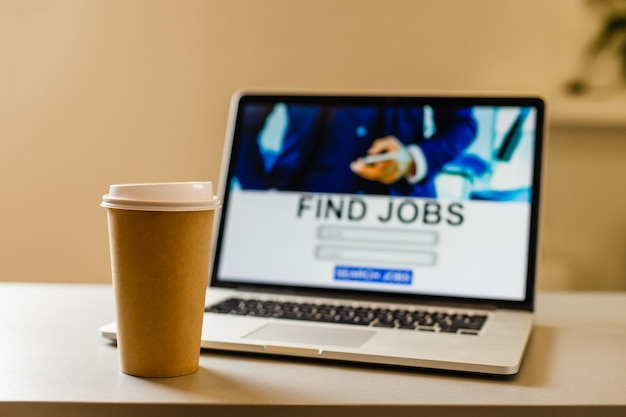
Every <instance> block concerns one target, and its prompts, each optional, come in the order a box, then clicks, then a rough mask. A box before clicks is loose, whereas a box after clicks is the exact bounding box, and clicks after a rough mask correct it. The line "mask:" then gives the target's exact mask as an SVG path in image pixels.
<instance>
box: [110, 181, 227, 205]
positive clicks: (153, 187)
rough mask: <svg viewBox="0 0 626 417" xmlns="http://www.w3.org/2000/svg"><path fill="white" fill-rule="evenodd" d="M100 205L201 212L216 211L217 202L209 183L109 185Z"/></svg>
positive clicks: (211, 185)
mask: <svg viewBox="0 0 626 417" xmlns="http://www.w3.org/2000/svg"><path fill="white" fill-rule="evenodd" d="M100 205H101V206H102V207H107V208H114V209H122V210H142V211H201V210H215V209H216V208H219V207H220V200H219V198H217V197H216V196H214V195H213V184H212V183H211V182H210V181H206V182H199V181H196V182H161V183H147V184H117V185H111V186H110V187H109V194H106V195H104V196H102V204H100Z"/></svg>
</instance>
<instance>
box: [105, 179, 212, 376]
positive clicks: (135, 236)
mask: <svg viewBox="0 0 626 417" xmlns="http://www.w3.org/2000/svg"><path fill="white" fill-rule="evenodd" d="M101 205H102V206H103V207H106V208H107V217H108V224H109V242H110V250H111V268H112V273H113V276H112V278H113V288H114V293H115V309H116V320H117V331H118V333H117V343H118V351H119V362H120V370H121V371H122V372H124V373H126V374H130V375H135V376H143V377H173V376H180V375H186V374H190V373H193V372H196V371H197V370H198V366H199V361H200V338H201V332H202V319H203V315H204V302H205V294H206V287H207V284H208V275H209V257H210V245H211V233H212V228H213V217H214V210H215V209H216V208H219V206H220V204H219V199H217V198H216V197H215V196H214V195H213V189H212V184H211V183H210V182H184V183H154V184H120V185H111V186H110V189H109V194H107V195H104V196H103V198H102V204H101Z"/></svg>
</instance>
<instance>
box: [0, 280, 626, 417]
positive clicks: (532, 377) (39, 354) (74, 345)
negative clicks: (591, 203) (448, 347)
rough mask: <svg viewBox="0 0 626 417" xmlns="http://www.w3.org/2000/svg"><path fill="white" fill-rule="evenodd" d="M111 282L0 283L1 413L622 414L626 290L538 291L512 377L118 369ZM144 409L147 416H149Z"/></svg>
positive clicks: (204, 358) (308, 367)
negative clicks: (103, 331)
mask: <svg viewBox="0 0 626 417" xmlns="http://www.w3.org/2000/svg"><path fill="white" fill-rule="evenodd" d="M113 319H114V307H113V291H112V288H111V287H110V286H107V285H73V284H12V283H0V417H9V416H18V415H25V416H26V415H28V416H56V415H58V416H73V415H77V416H91V415H94V416H100V415H102V416H104V415H116V416H125V415H137V414H138V413H141V414H140V415H150V416H158V415H176V416H183V417H184V416H187V415H189V416H192V415H203V416H207V415H219V416H228V415H247V414H252V415H255V416H259V415H272V416H283V415H285V416H293V415H297V416H308V415H325V416H331V415H344V416H345V415H359V416H360V417H367V416H374V415H376V416H382V417H392V416H400V415H417V414H418V412H419V413H420V415H434V416H437V415H442V416H443V415H445V416H456V415H459V416H460V415H462V416H467V415H481V416H492V415H493V416H496V415H497V416H501V415H512V416H517V415H520V416H521V415H523V416H530V415H532V416H543V415H546V416H548V415H549V416H555V415H559V414H562V415H567V416H578V415H581V416H582V415H594V416H598V417H600V416H613V415H615V416H618V415H619V416H626V293H541V294H539V295H538V297H537V305H536V325H535V327H534V330H533V334H532V336H531V339H530V342H529V346H528V348H527V351H526V355H525V358H524V361H523V363H522V367H521V370H520V372H519V373H518V374H517V375H515V376H513V377H489V376H478V375H468V374H459V373H446V372H435V371H426V370H408V369H398V368H391V367H377V366H363V365H354V364H344V363H337V362H325V361H315V360H300V359H285V358H281V359H279V358H274V357H267V356H254V355H243V354H232V353H225V352H216V351H203V353H202V355H201V359H200V370H199V371H198V372H197V373H195V374H192V375H188V376H184V377H178V378H164V379H147V378H137V377H132V376H128V375H125V374H123V373H121V372H120V371H119V368H118V362H117V348H116V347H115V345H114V344H112V343H110V342H109V341H107V340H106V339H103V338H102V337H100V334H99V332H98V328H99V327H100V326H101V325H103V324H105V323H107V322H110V321H112V320H113ZM144 413H145V414H144Z"/></svg>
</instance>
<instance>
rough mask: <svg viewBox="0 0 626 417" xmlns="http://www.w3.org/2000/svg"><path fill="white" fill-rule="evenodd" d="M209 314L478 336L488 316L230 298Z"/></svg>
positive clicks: (212, 309)
mask: <svg viewBox="0 0 626 417" xmlns="http://www.w3.org/2000/svg"><path fill="white" fill-rule="evenodd" d="M206 311H207V312H211V313H221V314H236V315H241V316H256V317H270V318H280V319H291V320H308V321H317V322H325V323H344V324H356V325H361V326H372V327H388V328H395V329H407V330H420V331H429V332H445V333H461V334H469V335H477V334H479V332H480V330H481V328H482V327H483V325H484V323H485V321H486V320H487V315H484V314H466V313H456V312H450V311H430V310H414V309H410V310H407V309H388V308H367V307H357V306H338V305H331V304H316V303H296V302H283V301H267V300H255V299H243V298H230V299H227V300H225V301H222V302H221V303H219V304H216V305H213V306H210V307H207V308H206Z"/></svg>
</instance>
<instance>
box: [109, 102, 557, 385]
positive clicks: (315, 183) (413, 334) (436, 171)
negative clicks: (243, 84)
mask: <svg viewBox="0 0 626 417" xmlns="http://www.w3.org/2000/svg"><path fill="white" fill-rule="evenodd" d="M544 106H545V105H544V101H543V100H542V98H540V97H538V96H495V95H480V94H476V95H462V94H445V95H443V94H442V95H433V94H422V95H420V94H379V93H337V92H330V93H328V92H323V93H320V92H316V93H311V92H305V93H300V92H258V91H239V92H237V93H236V94H235V95H234V96H233V98H232V102H231V111H230V116H229V124H228V130H227V136H226V143H225V148H224V159H223V167H222V174H221V178H220V179H221V183H220V194H221V195H220V197H221V199H222V204H223V206H222V209H221V211H220V212H219V215H218V216H216V217H217V219H216V220H217V221H216V226H215V229H214V245H213V246H214V247H213V250H214V253H213V258H212V271H211V279H210V285H209V288H208V291H207V296H206V303H207V309H206V313H205V317H204V323H203V335H202V347H203V348H207V349H219V350H226V351H238V352H250V353H259V354H271V355H284V356H289V357H305V358H319V359H325V360H337V361H349V362H358V363H367V364H376V365H396V366H402V367H412V368H430V369H441V370H451V371H462V372H473V373H484V374H499V375H509V374H515V373H517V372H518V371H519V368H520V364H521V362H522V358H523V354H524V350H525V346H526V344H527V341H528V339H529V336H530V333H531V330H532V323H533V307H534V290H535V279H536V275H535V267H536V262H537V245H538V236H537V234H538V230H539V227H538V216H539V198H540V180H541V165H542V146H543V136H544V116H545V115H544V113H545V110H544ZM101 330H102V334H103V336H105V337H109V338H115V328H114V325H112V326H105V327H103V328H102V329H101Z"/></svg>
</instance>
